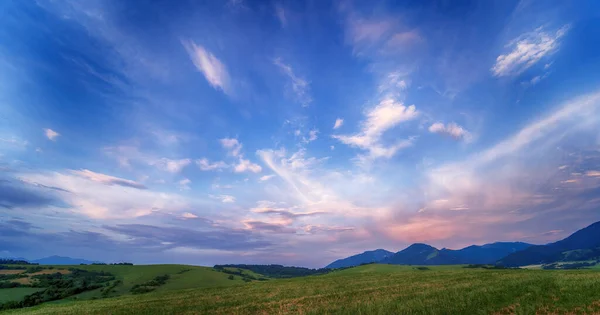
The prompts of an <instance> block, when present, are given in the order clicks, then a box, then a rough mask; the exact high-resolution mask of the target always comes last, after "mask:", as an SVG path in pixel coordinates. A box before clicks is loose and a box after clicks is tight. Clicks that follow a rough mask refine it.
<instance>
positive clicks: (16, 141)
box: [0, 134, 58, 147]
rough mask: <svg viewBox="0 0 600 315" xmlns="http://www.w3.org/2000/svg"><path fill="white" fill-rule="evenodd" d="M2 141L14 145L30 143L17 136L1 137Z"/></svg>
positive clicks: (0, 140)
mask: <svg viewBox="0 0 600 315" xmlns="http://www.w3.org/2000/svg"><path fill="white" fill-rule="evenodd" d="M57 135H58V134H57ZM0 143H7V144H10V145H14V146H17V147H26V146H27V145H28V144H29V142H27V141H25V140H21V139H18V138H16V137H11V138H9V139H5V138H0Z"/></svg>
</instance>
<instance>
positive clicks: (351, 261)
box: [325, 249, 394, 269]
mask: <svg viewBox="0 0 600 315" xmlns="http://www.w3.org/2000/svg"><path fill="white" fill-rule="evenodd" d="M393 254H394V253H393V252H390V251H387V250H385V249H376V250H371V251H367V252H364V253H361V254H357V255H354V256H350V257H347V258H343V259H338V260H336V261H334V262H332V263H331V264H329V265H327V266H326V267H325V268H331V269H334V268H342V267H354V266H359V265H361V264H368V263H372V262H379V261H382V260H384V259H385V258H387V257H389V256H391V255H393Z"/></svg>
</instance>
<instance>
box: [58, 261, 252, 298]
mask: <svg viewBox="0 0 600 315" xmlns="http://www.w3.org/2000/svg"><path fill="white" fill-rule="evenodd" d="M72 267H74V268H78V269H84V270H91V271H106V272H110V273H111V274H113V275H115V276H116V277H117V279H120V280H122V281H123V284H122V285H119V286H117V287H115V292H114V293H112V294H111V296H119V295H123V294H128V293H129V291H130V290H131V288H132V287H133V286H134V285H136V284H140V283H144V282H147V281H149V280H152V279H153V278H154V277H156V276H161V275H165V274H167V275H169V276H170V279H169V281H167V283H166V284H165V285H163V286H161V287H159V288H158V289H157V290H156V291H157V292H164V291H170V290H180V289H190V288H207V287H224V286H232V285H236V284H242V283H244V282H243V281H242V280H241V278H239V277H237V279H234V280H229V279H228V278H227V277H228V276H229V275H227V274H225V273H222V272H217V271H214V270H213V269H212V268H210V267H198V266H187V265H146V266H144V265H138V266H110V265H87V266H72ZM100 297H101V292H100V289H98V290H94V291H89V292H83V293H81V294H78V295H75V296H73V297H69V298H67V299H64V300H60V301H55V302H53V303H64V302H68V301H72V300H81V299H84V300H85V299H94V298H100Z"/></svg>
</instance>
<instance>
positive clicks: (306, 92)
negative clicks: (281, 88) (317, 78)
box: [273, 58, 312, 107]
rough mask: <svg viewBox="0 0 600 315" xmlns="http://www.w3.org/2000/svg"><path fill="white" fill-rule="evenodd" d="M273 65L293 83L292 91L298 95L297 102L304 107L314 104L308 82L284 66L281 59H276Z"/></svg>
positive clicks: (287, 66) (290, 68)
mask: <svg viewBox="0 0 600 315" xmlns="http://www.w3.org/2000/svg"><path fill="white" fill-rule="evenodd" d="M273 63H274V64H275V65H276V66H277V67H279V69H281V71H282V72H283V73H284V74H285V75H287V76H288V77H289V78H290V80H291V82H292V91H293V92H294V94H296V101H297V102H298V103H300V105H302V106H303V107H306V106H308V105H309V104H310V103H311V102H312V97H311V96H310V87H309V83H308V81H306V80H305V79H303V78H300V77H298V76H296V75H295V74H294V71H293V70H292V67H290V66H289V65H286V64H284V63H283V62H282V61H281V59H280V58H277V59H275V61H274V62H273Z"/></svg>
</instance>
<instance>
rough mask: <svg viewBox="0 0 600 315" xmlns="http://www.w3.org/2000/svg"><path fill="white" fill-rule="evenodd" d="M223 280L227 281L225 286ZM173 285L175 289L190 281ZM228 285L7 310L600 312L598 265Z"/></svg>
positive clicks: (379, 268) (388, 269)
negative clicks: (573, 267) (592, 266)
mask: <svg viewBox="0 0 600 315" xmlns="http://www.w3.org/2000/svg"><path fill="white" fill-rule="evenodd" d="M136 267H137V266H136ZM152 267H153V266H152ZM148 268H150V267H148ZM186 268H190V267H186ZM191 268H194V267H191ZM188 272H189V271H188ZM182 275H185V273H184V274H182ZM227 281H232V280H226V281H224V283H227ZM232 282H233V281H232ZM178 283H179V285H177V287H178V288H179V287H181V288H184V287H187V286H191V285H192V284H191V283H188V282H184V281H178ZM233 284H236V285H233V286H228V287H226V286H223V287H212V288H211V287H207V288H195V289H182V290H175V289H176V288H171V289H167V288H164V289H163V290H161V291H156V292H151V293H148V294H142V295H126V296H121V297H116V298H109V299H104V300H93V301H80V302H70V303H63V304H45V305H40V306H37V307H34V308H31V309H20V310H14V311H10V312H8V313H9V314H21V313H22V314H166V313H169V314H207V313H210V314H536V313H537V314H563V313H572V314H586V313H587V314H600V271H598V270H485V269H464V268H460V267H430V270H416V269H415V268H414V267H409V266H391V265H367V266H361V267H357V268H351V269H347V270H343V271H336V272H333V273H330V274H327V275H323V276H311V277H304V278H294V279H280V280H269V281H262V282H260V281H255V282H251V283H243V284H241V283H239V282H238V283H233Z"/></svg>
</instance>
